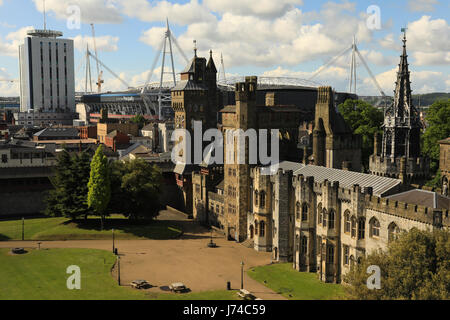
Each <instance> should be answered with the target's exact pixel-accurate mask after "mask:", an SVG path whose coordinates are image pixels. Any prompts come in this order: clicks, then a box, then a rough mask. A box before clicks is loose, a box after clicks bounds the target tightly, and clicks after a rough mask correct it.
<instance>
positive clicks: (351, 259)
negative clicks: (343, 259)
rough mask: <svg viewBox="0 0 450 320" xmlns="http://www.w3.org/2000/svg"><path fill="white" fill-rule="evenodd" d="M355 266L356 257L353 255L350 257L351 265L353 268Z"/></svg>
mask: <svg viewBox="0 0 450 320" xmlns="http://www.w3.org/2000/svg"><path fill="white" fill-rule="evenodd" d="M354 264H355V257H353V255H351V256H350V265H351V266H353V265H354Z"/></svg>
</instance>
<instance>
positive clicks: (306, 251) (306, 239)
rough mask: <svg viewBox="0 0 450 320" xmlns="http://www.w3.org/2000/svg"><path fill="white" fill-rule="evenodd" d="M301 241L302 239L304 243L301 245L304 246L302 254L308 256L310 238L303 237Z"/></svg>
mask: <svg viewBox="0 0 450 320" xmlns="http://www.w3.org/2000/svg"><path fill="white" fill-rule="evenodd" d="M301 239H302V241H301V242H302V243H301V245H302V251H301V253H302V255H306V254H307V253H308V238H307V237H305V236H303V237H302V238H301Z"/></svg>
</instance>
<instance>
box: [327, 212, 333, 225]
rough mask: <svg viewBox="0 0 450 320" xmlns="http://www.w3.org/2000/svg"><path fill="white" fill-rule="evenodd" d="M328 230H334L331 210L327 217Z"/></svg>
mask: <svg viewBox="0 0 450 320" xmlns="http://www.w3.org/2000/svg"><path fill="white" fill-rule="evenodd" d="M328 228H330V229H334V210H331V211H330V214H329V215H328Z"/></svg>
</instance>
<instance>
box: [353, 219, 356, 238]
mask: <svg viewBox="0 0 450 320" xmlns="http://www.w3.org/2000/svg"><path fill="white" fill-rule="evenodd" d="M354 237H356V218H355V217H354V216H352V238H354Z"/></svg>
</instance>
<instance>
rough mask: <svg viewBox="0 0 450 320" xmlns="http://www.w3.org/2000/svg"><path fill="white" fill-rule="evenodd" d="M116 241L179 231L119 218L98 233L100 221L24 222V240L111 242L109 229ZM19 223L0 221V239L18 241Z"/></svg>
mask: <svg viewBox="0 0 450 320" xmlns="http://www.w3.org/2000/svg"><path fill="white" fill-rule="evenodd" d="M113 228H114V236H115V237H116V238H117V239H172V238H176V237H177V236H179V235H180V234H181V230H180V229H179V228H176V227H174V226H172V225H171V224H170V223H169V222H166V221H157V220H156V221H137V222H136V221H133V220H129V219H124V218H123V217H122V216H119V215H117V216H112V217H109V218H108V219H106V223H105V226H104V229H103V230H102V231H100V220H99V219H97V218H89V219H87V220H86V221H84V219H82V220H77V221H70V220H69V219H67V218H36V219H26V220H25V240H101V239H111V238H112V229H113ZM21 239H22V220H11V221H0V241H1V240H21Z"/></svg>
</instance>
